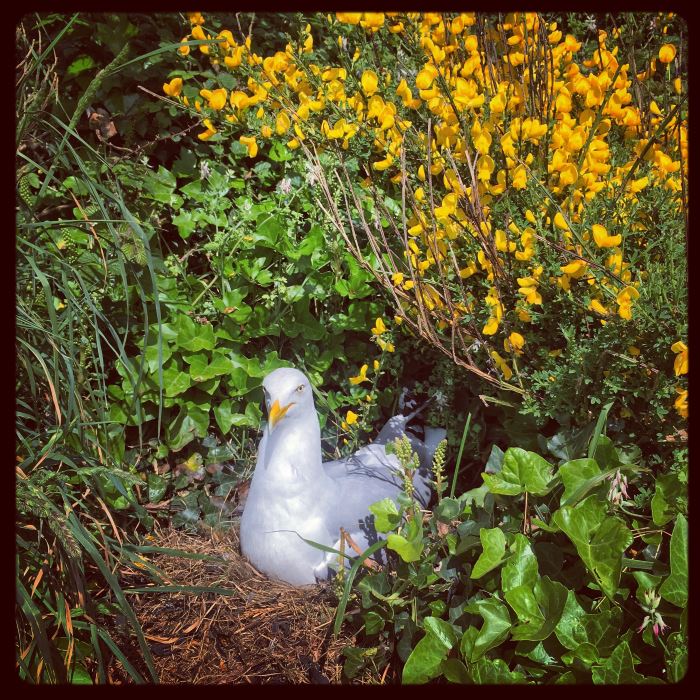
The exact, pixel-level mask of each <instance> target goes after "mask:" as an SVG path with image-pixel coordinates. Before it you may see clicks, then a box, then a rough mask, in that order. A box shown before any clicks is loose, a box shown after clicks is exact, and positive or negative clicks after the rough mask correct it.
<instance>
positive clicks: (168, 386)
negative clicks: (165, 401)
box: [163, 365, 190, 398]
mask: <svg viewBox="0 0 700 700" xmlns="http://www.w3.org/2000/svg"><path fill="white" fill-rule="evenodd" d="M163 387H164V388H165V395H166V396H167V397H169V398H172V397H173V396H179V395H180V394H184V393H185V392H186V391H187V390H188V389H189V388H190V376H189V374H186V373H185V372H182V371H181V370H179V369H178V368H177V366H175V365H170V367H168V368H167V369H164V370H163Z"/></svg>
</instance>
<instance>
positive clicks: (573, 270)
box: [560, 258, 588, 279]
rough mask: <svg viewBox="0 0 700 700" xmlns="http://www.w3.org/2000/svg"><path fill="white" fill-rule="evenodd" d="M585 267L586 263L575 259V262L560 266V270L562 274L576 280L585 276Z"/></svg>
mask: <svg viewBox="0 0 700 700" xmlns="http://www.w3.org/2000/svg"><path fill="white" fill-rule="evenodd" d="M587 267H588V263H587V262H586V261H585V260H581V259H580V258H577V259H576V260H573V261H572V262H570V263H569V264H568V265H562V266H561V268H560V269H561V271H562V272H563V273H564V274H566V275H569V276H570V277H573V278H574V279H578V278H579V277H583V275H585V274H586V268H587Z"/></svg>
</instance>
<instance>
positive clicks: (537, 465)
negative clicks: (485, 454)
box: [481, 447, 555, 496]
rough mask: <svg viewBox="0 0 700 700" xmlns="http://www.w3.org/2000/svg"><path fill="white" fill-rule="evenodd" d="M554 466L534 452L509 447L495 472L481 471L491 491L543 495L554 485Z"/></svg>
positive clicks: (512, 494)
mask: <svg viewBox="0 0 700 700" xmlns="http://www.w3.org/2000/svg"><path fill="white" fill-rule="evenodd" d="M553 472H554V467H553V466H552V465H551V464H550V463H549V462H548V461H547V460H546V459H544V458H543V457H540V456H539V455H538V454H537V453H535V452H528V451H527V450H523V449H522V448H520V447H509V448H508V449H507V450H506V453H505V455H504V457H503V467H502V468H501V470H500V471H499V472H498V473H496V474H488V473H486V472H484V473H482V475H481V476H482V477H483V479H484V483H485V484H486V485H487V486H488V487H489V491H491V493H496V494H501V495H504V496H517V495H519V494H521V493H525V492H527V493H531V494H533V495H535V496H544V495H545V494H547V493H549V491H550V490H551V489H552V487H553V486H554V483H555V482H554V480H553V479H552V475H553Z"/></svg>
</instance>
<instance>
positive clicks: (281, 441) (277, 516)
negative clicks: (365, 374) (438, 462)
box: [240, 367, 445, 586]
mask: <svg viewBox="0 0 700 700" xmlns="http://www.w3.org/2000/svg"><path fill="white" fill-rule="evenodd" d="M263 391H264V393H265V403H266V405H267V411H268V416H269V420H268V424H267V426H266V428H265V430H264V432H263V436H262V440H261V441H260V446H259V448H258V459H257V463H256V466H255V473H254V474H253V479H252V482H251V485H250V490H249V492H248V498H247V500H246V503H245V508H244V510H243V516H242V517H241V529H240V540H241V551H242V552H243V554H244V555H245V556H246V557H247V559H248V560H249V561H250V563H251V564H252V565H253V566H255V567H256V568H257V569H258V570H259V571H261V572H262V573H264V574H267V575H268V576H270V577H271V578H275V579H278V580H281V581H286V582H288V583H291V584H292V585H294V586H303V585H306V584H313V583H317V582H318V581H319V580H324V579H327V578H328V576H329V573H330V571H329V564H331V563H332V562H334V561H336V555H333V554H328V553H327V552H324V551H323V550H321V549H318V548H316V547H314V546H312V545H310V544H308V543H307V542H304V539H307V540H311V541H313V542H318V543H320V544H323V545H326V546H329V547H333V548H334V549H340V539H341V534H340V528H341V527H342V528H343V529H344V530H345V531H346V532H347V533H348V534H349V535H350V537H351V538H352V540H353V541H354V542H355V543H356V544H357V545H358V546H359V548H360V549H361V550H362V551H364V550H365V549H366V548H367V547H368V546H369V545H370V544H372V543H373V542H375V541H376V540H377V533H376V531H375V530H374V526H373V520H374V516H373V515H372V514H371V513H370V512H369V506H370V505H372V504H373V503H375V502H376V501H380V500H382V499H384V498H391V499H395V498H396V496H397V495H398V493H399V492H400V491H401V488H402V483H403V482H402V479H401V475H400V463H399V460H398V458H397V457H396V456H395V455H394V454H387V452H386V450H385V448H384V444H385V443H387V442H389V441H390V440H393V439H394V438H396V437H399V436H401V435H402V434H403V432H404V428H405V426H406V422H407V421H408V420H409V419H410V418H411V416H409V417H405V416H395V417H393V418H391V419H390V420H389V422H388V423H387V424H386V425H385V426H384V428H382V430H381V432H380V433H379V435H378V436H377V440H376V441H375V442H374V443H373V444H369V445H366V446H365V447H362V448H361V449H360V450H358V451H357V452H356V453H355V454H354V455H352V456H351V457H349V458H346V459H343V460H338V461H333V462H326V463H322V460H321V430H320V426H319V422H318V415H317V413H316V408H315V406H314V399H313V390H312V387H311V384H310V382H309V380H308V378H307V377H306V376H305V375H304V374H303V373H302V372H300V371H299V370H296V369H292V368H287V367H283V368H280V369H276V370H275V371H274V372H271V373H270V374H268V375H267V377H265V379H264V381H263ZM444 436H445V431H444V430H442V429H438V428H426V439H425V442H421V441H419V440H418V439H416V438H411V442H412V445H413V448H414V450H415V451H416V452H417V453H418V455H419V458H420V467H419V469H417V470H416V472H415V474H414V479H413V483H414V487H415V496H416V497H417V498H418V499H419V500H420V501H421V503H422V504H423V505H424V506H427V504H428V500H429V498H430V492H431V487H430V469H429V467H430V463H431V460H432V454H433V452H434V451H435V448H436V447H437V444H438V443H439V442H440V440H442V439H443V437H444ZM409 437H411V436H409ZM302 538H304V539H302Z"/></svg>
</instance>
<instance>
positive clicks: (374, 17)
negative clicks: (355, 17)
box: [360, 12, 384, 32]
mask: <svg viewBox="0 0 700 700" xmlns="http://www.w3.org/2000/svg"><path fill="white" fill-rule="evenodd" d="M362 14H363V16H362V19H361V20H360V26H362V27H364V28H365V29H370V30H371V31H373V32H376V31H377V30H378V29H379V27H381V26H382V25H383V24H384V13H383V12H363V13H362Z"/></svg>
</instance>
